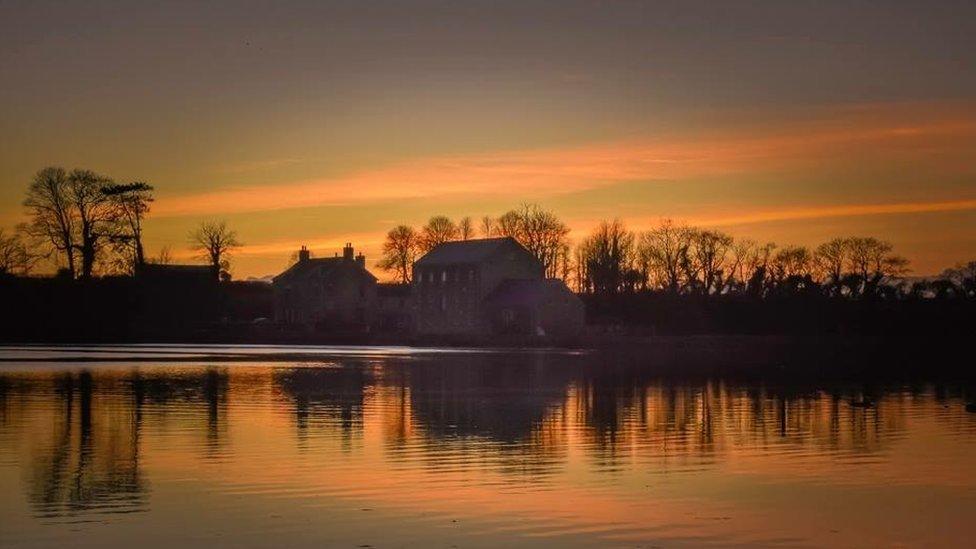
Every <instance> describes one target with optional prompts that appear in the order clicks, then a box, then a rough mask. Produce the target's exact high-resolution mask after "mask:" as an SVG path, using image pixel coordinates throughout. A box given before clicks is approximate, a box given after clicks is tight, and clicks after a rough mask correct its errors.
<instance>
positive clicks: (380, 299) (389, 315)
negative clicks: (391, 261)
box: [376, 283, 413, 332]
mask: <svg viewBox="0 0 976 549" xmlns="http://www.w3.org/2000/svg"><path fill="white" fill-rule="evenodd" d="M410 290H411V289H410V285H409V284H396V283H384V284H377V285H376V301H377V310H376V326H377V328H379V329H380V330H383V331H386V332H411V331H413V299H412V298H411V291H410Z"/></svg>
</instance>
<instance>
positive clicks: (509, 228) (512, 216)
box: [495, 210, 522, 240]
mask: <svg viewBox="0 0 976 549" xmlns="http://www.w3.org/2000/svg"><path fill="white" fill-rule="evenodd" d="M521 229H522V217H521V216H520V215H519V213H518V212H517V211H515V210H511V211H507V212H505V213H503V214H502V215H501V217H499V218H498V219H496V220H495V236H510V237H512V238H514V239H516V240H518V237H519V231H520V230H521Z"/></svg>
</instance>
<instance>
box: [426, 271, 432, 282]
mask: <svg viewBox="0 0 976 549" xmlns="http://www.w3.org/2000/svg"><path fill="white" fill-rule="evenodd" d="M433 281H434V271H427V282H433Z"/></svg>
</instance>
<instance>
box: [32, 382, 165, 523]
mask: <svg viewBox="0 0 976 549" xmlns="http://www.w3.org/2000/svg"><path fill="white" fill-rule="evenodd" d="M51 383H52V385H53V390H52V396H53V400H54V402H52V403H51V408H50V412H51V416H52V417H51V418H50V424H49V425H50V429H49V430H48V431H47V432H46V433H43V432H41V433H37V435H38V439H37V440H34V441H32V442H33V448H32V450H31V453H30V457H31V459H30V473H29V475H30V482H29V483H28V490H29V495H28V499H29V501H30V503H31V505H32V507H33V509H34V512H35V514H36V515H37V516H38V517H40V518H54V517H58V516H62V515H68V516H73V515H75V514H76V513H77V512H79V511H84V510H86V509H90V508H97V509H100V510H102V511H103V512H110V513H112V512H115V513H125V512H132V511H141V510H144V509H145V505H146V497H145V494H146V491H147V487H146V483H145V481H144V479H143V478H142V475H141V472H140V467H139V430H140V415H139V410H140V408H141V404H140V403H139V402H138V400H131V399H127V400H128V401H124V400H123V399H125V397H124V396H122V395H118V394H112V392H111V391H106V392H105V393H107V394H103V393H102V391H98V394H97V395H96V387H95V382H94V380H93V378H92V374H91V372H88V371H81V372H80V373H77V374H75V373H64V374H60V375H57V376H56V377H54V378H53V379H52V380H51ZM98 389H101V388H100V387H99V388H98Z"/></svg>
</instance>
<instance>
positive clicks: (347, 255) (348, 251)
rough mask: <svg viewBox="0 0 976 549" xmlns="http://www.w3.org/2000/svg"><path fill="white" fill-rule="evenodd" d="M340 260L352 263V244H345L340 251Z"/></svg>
mask: <svg viewBox="0 0 976 549" xmlns="http://www.w3.org/2000/svg"><path fill="white" fill-rule="evenodd" d="M342 259H345V260H346V261H352V243H351V242H347V243H346V247H345V248H343V249H342Z"/></svg>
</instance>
